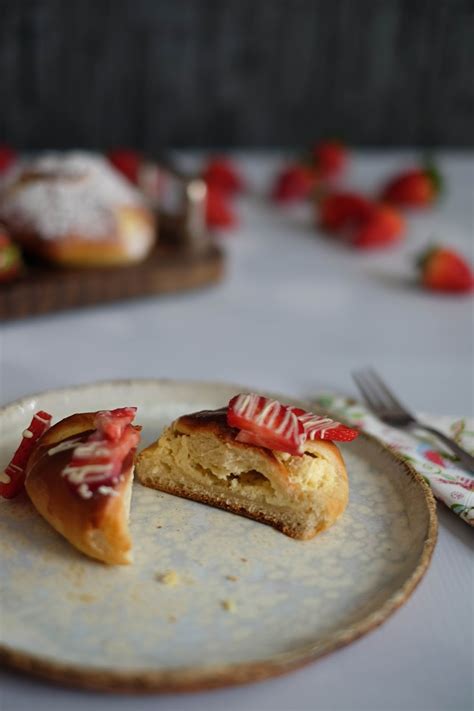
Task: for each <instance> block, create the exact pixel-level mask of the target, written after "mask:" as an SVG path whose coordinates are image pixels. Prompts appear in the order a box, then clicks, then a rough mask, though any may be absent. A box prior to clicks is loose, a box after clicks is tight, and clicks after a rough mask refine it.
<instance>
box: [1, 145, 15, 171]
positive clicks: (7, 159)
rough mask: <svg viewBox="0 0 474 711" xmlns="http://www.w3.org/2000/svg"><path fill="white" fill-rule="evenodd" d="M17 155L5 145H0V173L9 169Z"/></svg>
mask: <svg viewBox="0 0 474 711" xmlns="http://www.w3.org/2000/svg"><path fill="white" fill-rule="evenodd" d="M16 159H17V153H16V151H14V150H13V148H10V146H7V145H5V144H3V145H2V144H0V173H3V172H4V171H5V170H7V169H8V168H10V166H11V165H13V163H14V162H15V161H16Z"/></svg>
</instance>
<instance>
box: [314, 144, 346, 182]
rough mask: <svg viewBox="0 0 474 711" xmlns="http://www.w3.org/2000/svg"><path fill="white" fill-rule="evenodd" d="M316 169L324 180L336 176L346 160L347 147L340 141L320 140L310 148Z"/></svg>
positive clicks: (340, 173) (339, 173) (340, 172)
mask: <svg viewBox="0 0 474 711" xmlns="http://www.w3.org/2000/svg"><path fill="white" fill-rule="evenodd" d="M312 154H313V160H314V163H315V165H316V169H317V171H318V173H319V175H320V176H321V178H323V179H324V180H326V179H330V178H338V177H340V176H341V175H342V173H343V172H344V170H345V168H346V166H347V162H348V152H347V148H346V147H345V146H344V145H343V144H342V143H341V142H340V141H332V140H331V141H321V143H318V144H316V145H315V146H314V148H313V150H312Z"/></svg>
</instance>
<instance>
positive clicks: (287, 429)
mask: <svg viewBox="0 0 474 711" xmlns="http://www.w3.org/2000/svg"><path fill="white" fill-rule="evenodd" d="M227 422H228V424H229V426H230V427H237V428H238V429H239V430H242V431H241V432H239V434H238V435H237V437H236V439H237V441H239V442H245V443H246V444H255V445H256V446H259V447H267V448H268V449H275V450H277V451H279V452H288V453H289V454H293V455H301V454H303V451H304V450H303V445H304V440H305V436H304V428H303V424H302V423H301V422H300V421H299V420H298V418H297V416H296V415H295V414H294V412H292V410H291V408H289V407H285V405H282V404H281V403H279V402H278V401H277V400H269V399H268V398H266V397H262V396H261V395H256V394H255V393H252V394H241V395H236V396H235V397H233V398H232V400H231V401H230V402H229V406H228V409H227Z"/></svg>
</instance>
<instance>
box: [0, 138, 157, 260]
mask: <svg viewBox="0 0 474 711" xmlns="http://www.w3.org/2000/svg"><path fill="white" fill-rule="evenodd" d="M0 220H1V221H2V222H3V223H4V224H5V226H6V227H7V229H8V231H9V232H10V234H11V235H12V237H13V239H14V240H15V241H16V242H17V243H18V244H19V245H20V246H21V247H22V248H23V249H24V251H25V252H26V253H29V254H32V255H34V256H37V257H40V258H42V259H46V260H47V261H50V262H53V263H55V264H59V265H62V266H78V267H92V266H114V265H119V264H130V263H133V262H139V261H141V260H142V259H144V258H145V257H146V256H147V255H148V253H149V252H150V250H151V248H152V246H153V244H154V241H155V224H154V218H153V214H152V213H151V212H150V210H148V208H147V207H146V205H145V202H144V199H143V197H142V196H141V194H140V193H139V192H138V190H136V189H135V188H134V187H133V186H132V185H130V183H129V182H128V181H127V180H126V179H125V178H124V177H123V176H122V175H121V174H120V173H118V171H116V170H115V169H114V168H113V167H112V166H111V165H110V163H109V162H108V161H107V160H106V159H105V158H102V157H101V156H99V155H95V154H92V153H81V152H72V153H46V154H44V155H41V156H40V157H38V158H35V159H32V160H27V161H18V162H17V163H16V164H15V165H14V166H13V168H11V169H10V170H9V171H8V172H7V174H6V175H5V177H4V178H3V179H2V181H1V183H0Z"/></svg>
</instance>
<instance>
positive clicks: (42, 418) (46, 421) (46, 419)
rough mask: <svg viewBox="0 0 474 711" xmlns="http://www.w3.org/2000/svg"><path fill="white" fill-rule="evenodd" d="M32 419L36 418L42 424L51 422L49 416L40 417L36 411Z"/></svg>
mask: <svg viewBox="0 0 474 711" xmlns="http://www.w3.org/2000/svg"><path fill="white" fill-rule="evenodd" d="M33 419H34V420H38V422H42V423H43V425H48V424H49V423H50V422H51V418H50V417H41V415H39V414H38V413H36V414H35V415H33Z"/></svg>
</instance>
